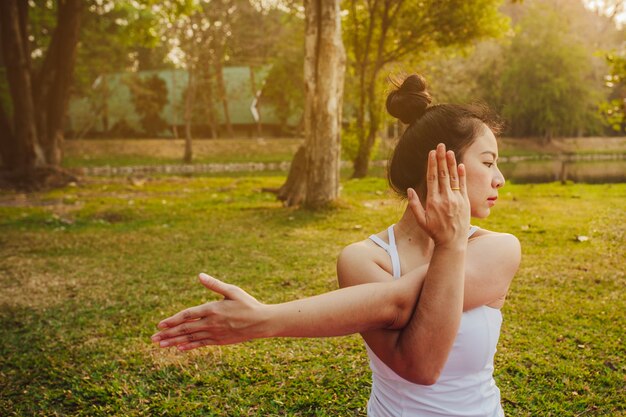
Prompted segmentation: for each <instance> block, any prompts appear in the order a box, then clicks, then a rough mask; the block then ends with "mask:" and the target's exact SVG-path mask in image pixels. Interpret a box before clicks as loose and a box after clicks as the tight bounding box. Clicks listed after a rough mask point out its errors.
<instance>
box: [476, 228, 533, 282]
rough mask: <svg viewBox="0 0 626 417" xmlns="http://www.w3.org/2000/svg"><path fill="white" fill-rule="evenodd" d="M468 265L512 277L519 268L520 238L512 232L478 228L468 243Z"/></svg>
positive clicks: (520, 254)
mask: <svg viewBox="0 0 626 417" xmlns="http://www.w3.org/2000/svg"><path fill="white" fill-rule="evenodd" d="M468 252H469V256H468V264H469V265H468V266H470V267H471V265H472V264H473V265H474V266H475V267H476V268H479V269H481V270H483V271H484V270H490V269H491V270H492V271H494V272H497V273H498V274H499V275H501V276H503V277H505V278H508V279H511V278H513V275H514V274H515V272H516V271H517V269H518V268H519V264H520V261H521V257H522V249H521V244H520V241H519V239H518V238H517V237H516V236H515V235H513V234H511V233H502V232H494V231H491V230H486V229H479V230H477V231H476V232H475V233H474V234H473V235H472V237H471V238H470V239H469V243H468Z"/></svg>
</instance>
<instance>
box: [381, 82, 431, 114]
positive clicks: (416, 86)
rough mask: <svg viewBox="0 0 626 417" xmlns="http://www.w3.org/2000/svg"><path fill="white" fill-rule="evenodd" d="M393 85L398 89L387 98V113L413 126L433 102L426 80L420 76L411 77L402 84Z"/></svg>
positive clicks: (395, 83)
mask: <svg viewBox="0 0 626 417" xmlns="http://www.w3.org/2000/svg"><path fill="white" fill-rule="evenodd" d="M392 83H393V84H394V85H395V86H396V87H397V88H398V89H397V90H394V91H392V92H391V93H389V95H388V96H387V111H388V112H389V114H390V115H392V116H393V117H395V118H397V119H400V120H401V121H402V123H405V124H411V123H413V122H414V121H416V120H417V119H419V118H420V117H422V115H423V114H424V112H425V111H426V108H427V107H428V105H429V104H430V102H431V101H432V98H431V96H430V94H429V93H428V91H426V80H425V79H424V77H422V76H421V75H418V74H413V75H409V76H408V77H406V78H405V79H404V81H403V82H402V84H401V85H400V86H398V84H399V83H397V82H394V81H393V80H392Z"/></svg>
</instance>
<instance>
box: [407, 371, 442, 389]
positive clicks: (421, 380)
mask: <svg viewBox="0 0 626 417" xmlns="http://www.w3.org/2000/svg"><path fill="white" fill-rule="evenodd" d="M440 376H441V373H440V372H427V373H419V374H414V375H410V377H409V378H406V379H407V380H408V381H409V382H412V383H414V384H418V385H426V386H429V385H435V384H436V383H437V381H438V380H439V377H440Z"/></svg>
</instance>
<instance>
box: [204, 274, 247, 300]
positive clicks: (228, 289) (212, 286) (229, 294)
mask: <svg viewBox="0 0 626 417" xmlns="http://www.w3.org/2000/svg"><path fill="white" fill-rule="evenodd" d="M198 278H199V279H200V282H201V283H202V285H204V286H205V287H207V288H208V289H209V290H211V291H213V292H214V293H217V294H220V295H223V296H224V298H227V299H229V300H232V299H236V298H237V296H238V295H240V293H239V290H240V288H239V287H237V286H235V285H230V284H226V283H225V282H222V281H220V280H219V279H217V278H214V277H212V276H210V275H207V274H205V273H204V272H202V273H200V274H199V275H198Z"/></svg>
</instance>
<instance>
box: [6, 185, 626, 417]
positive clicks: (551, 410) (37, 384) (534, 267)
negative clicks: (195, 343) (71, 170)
mask: <svg viewBox="0 0 626 417" xmlns="http://www.w3.org/2000/svg"><path fill="white" fill-rule="evenodd" d="M284 179H285V178H284V173H283V174H280V175H278V174H270V173H268V174H265V175H263V176H259V175H256V176H255V175H251V174H248V175H246V174H242V175H238V176H237V177H229V176H220V177H208V176H194V177H184V178H183V177H176V176H168V177H154V178H147V179H146V180H145V181H140V182H136V181H135V182H131V181H128V180H127V179H126V178H119V177H118V178H96V177H91V178H85V179H83V180H82V181H81V182H79V183H78V184H73V185H71V186H69V187H66V188H63V189H58V190H54V191H47V192H39V193H32V194H21V193H17V192H12V191H2V192H0V285H1V287H2V291H1V292H0V415H18V416H26V415H49V416H61V415H81V416H100V415H125V416H126V415H127V416H133V415H134V416H142V415H143V416H153V415H185V416H201V415H202V416H257V415H263V416H285V415H286V416H313V415H317V416H326V415H328V416H348V415H365V406H366V402H367V398H368V394H369V385H370V381H371V379H370V372H369V369H368V365H367V358H366V354H365V350H364V347H363V344H362V342H361V341H360V339H359V337H358V336H349V337H341V338H328V339H312V340H306V339H273V340H259V341H252V342H248V343H246V344H243V345H238V346H223V347H210V348H205V349H202V350H197V351H192V352H188V353H180V352H177V351H175V350H162V349H159V348H158V347H156V346H154V345H153V344H151V343H150V340H149V337H150V335H151V334H153V333H154V331H155V325H156V323H157V322H158V321H159V320H161V319H162V318H164V317H167V316H169V315H171V314H173V313H174V312H176V311H178V310H180V309H181V308H184V307H186V306H190V305H195V304H199V303H202V302H204V301H206V300H209V299H214V298H213V297H212V296H211V295H209V294H208V293H207V291H206V290H205V289H204V288H203V287H202V286H201V285H200V284H199V283H198V281H197V279H196V278H195V276H196V274H197V273H199V272H201V271H204V272H208V273H211V274H213V275H215V276H217V277H219V278H221V279H223V280H225V281H227V282H231V283H234V284H238V285H241V286H243V287H244V288H245V289H247V290H248V291H249V292H250V293H252V294H253V295H255V296H257V297H258V298H259V299H260V300H262V301H264V302H272V303H273V302H281V301H287V300H291V299H294V298H297V297H303V296H308V295H313V294H318V293H321V292H324V291H329V290H332V289H335V288H336V287H337V284H336V278H335V265H334V262H335V259H336V255H337V254H338V252H339V251H340V249H341V248H342V247H343V246H345V245H347V244H349V243H351V242H354V241H357V240H361V239H364V238H366V237H367V236H368V235H369V234H370V233H372V232H375V231H378V230H382V229H383V228H385V227H386V226H388V225H389V224H391V223H393V222H394V221H395V220H396V219H397V218H398V217H399V215H400V213H401V212H402V210H403V204H402V202H401V201H400V200H398V199H397V198H395V197H393V196H391V195H389V193H388V191H387V186H386V183H385V181H384V179H382V178H366V179H362V180H344V181H343V182H342V198H341V201H340V203H339V204H337V206H336V207H335V208H333V209H330V210H326V211H319V212H311V211H306V210H301V209H293V208H284V207H282V206H281V204H280V203H279V202H277V201H276V200H275V198H274V196H273V195H271V194H267V193H263V192H262V191H261V189H262V188H264V187H276V186H279V185H280V184H281V183H282V182H283V181H284ZM625 201H626V184H607V185H585V184H572V183H566V184H560V183H550V184H540V185H523V184H509V185H507V186H506V187H505V188H504V189H503V190H502V192H501V198H500V199H499V200H498V205H497V206H496V207H495V208H494V210H493V214H492V216H491V217H490V218H489V219H486V220H481V221H479V222H476V224H478V225H479V226H482V227H485V228H489V229H493V230H498V231H503V232H509V233H513V234H515V235H516V236H518V238H519V239H520V241H521V243H522V247H523V261H522V264H521V267H520V270H519V273H518V274H517V276H516V278H515V280H514V282H513V285H512V287H511V290H510V294H509V297H508V300H507V303H506V305H505V307H504V309H503V315H504V324H503V327H502V335H501V337H500V342H499V346H498V353H497V355H496V372H495V378H496V381H497V383H498V385H499V387H500V389H501V391H502V399H503V401H502V402H503V406H504V408H505V411H506V414H507V416H620V415H626V408H625V404H624V401H623V399H624V395H625V385H624V382H625V379H624V378H625V371H626V362H624V358H625V357H626V349H625V348H624V337H625V334H624V327H623V323H624V311H626V297H625V294H624V288H625V284H626V278H625V276H624V260H625V250H624V232H625V223H624V221H623V220H624V202H625Z"/></svg>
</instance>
